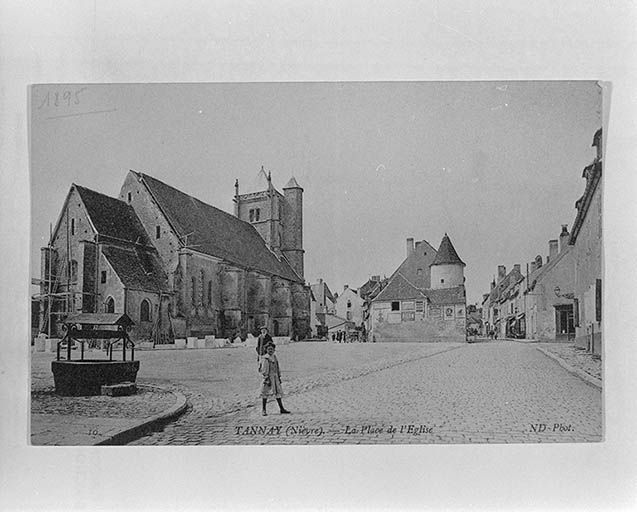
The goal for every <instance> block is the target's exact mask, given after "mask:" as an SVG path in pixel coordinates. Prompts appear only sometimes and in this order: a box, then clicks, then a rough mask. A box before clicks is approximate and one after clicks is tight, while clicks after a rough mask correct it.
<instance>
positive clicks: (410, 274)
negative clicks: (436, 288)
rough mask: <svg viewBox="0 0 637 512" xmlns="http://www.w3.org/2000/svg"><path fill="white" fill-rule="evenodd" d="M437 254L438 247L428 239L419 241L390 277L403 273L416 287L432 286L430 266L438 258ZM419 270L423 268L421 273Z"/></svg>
mask: <svg viewBox="0 0 637 512" xmlns="http://www.w3.org/2000/svg"><path fill="white" fill-rule="evenodd" d="M436 254H437V253H436V249H434V248H433V247H432V246H431V245H430V244H429V242H427V241H426V240H421V241H419V242H417V243H416V247H415V248H414V250H413V251H411V253H410V254H409V256H407V257H406V258H405V260H404V261H403V262H402V263H401V264H400V266H399V267H398V268H397V269H396V271H395V272H394V273H393V274H392V275H391V277H390V279H391V278H392V277H393V276H394V275H396V274H402V275H403V277H404V278H405V279H407V280H408V281H409V282H410V283H412V284H413V285H414V286H416V288H429V287H430V286H431V270H430V268H429V267H430V266H431V264H432V263H433V261H434V259H435V258H436ZM418 270H421V272H420V274H419V273H418Z"/></svg>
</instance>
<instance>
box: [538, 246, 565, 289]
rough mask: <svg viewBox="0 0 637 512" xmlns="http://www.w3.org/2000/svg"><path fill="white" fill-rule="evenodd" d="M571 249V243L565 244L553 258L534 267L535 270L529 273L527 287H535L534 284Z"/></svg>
mask: <svg viewBox="0 0 637 512" xmlns="http://www.w3.org/2000/svg"><path fill="white" fill-rule="evenodd" d="M571 250H573V246H572V245H568V246H566V247H565V248H564V249H563V250H562V251H560V252H559V253H558V255H557V256H556V257H555V258H552V259H550V260H549V262H548V263H545V264H544V265H542V266H541V267H540V268H538V269H535V271H533V272H531V273H530V274H529V282H528V283H527V287H528V288H529V289H531V290H532V289H533V288H535V285H536V284H537V283H538V282H539V281H541V280H542V279H544V277H545V276H546V275H547V274H548V273H549V272H550V271H551V270H552V269H553V268H555V267H556V266H557V264H558V263H559V262H560V261H562V259H563V258H564V257H565V256H566V255H567V254H569V253H570V252H571Z"/></svg>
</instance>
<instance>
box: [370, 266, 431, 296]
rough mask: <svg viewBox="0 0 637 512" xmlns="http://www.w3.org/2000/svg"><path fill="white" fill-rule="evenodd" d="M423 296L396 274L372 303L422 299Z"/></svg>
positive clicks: (400, 275) (401, 276)
mask: <svg viewBox="0 0 637 512" xmlns="http://www.w3.org/2000/svg"><path fill="white" fill-rule="evenodd" d="M424 298H425V295H424V294H423V292H422V291H421V290H419V289H418V288H416V287H415V286H414V285H413V284H411V283H410V282H409V281H407V279H405V277H404V276H403V275H402V274H400V273H397V274H395V275H394V277H393V278H392V279H391V280H390V281H389V284H388V285H387V286H386V287H385V288H383V291H382V292H380V293H379V294H378V295H377V296H376V298H375V299H373V302H382V301H385V302H387V301H391V300H409V299H424Z"/></svg>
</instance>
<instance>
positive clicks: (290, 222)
mask: <svg viewBox="0 0 637 512" xmlns="http://www.w3.org/2000/svg"><path fill="white" fill-rule="evenodd" d="M260 178H261V181H262V183H263V187H264V188H263V189H262V190H258V191H256V192H251V193H245V194H240V192H239V183H238V181H237V182H236V183H235V195H234V199H233V200H234V205H235V206H234V215H231V214H230V213H227V212H225V211H222V210H220V209H218V208H215V207H214V206H211V205H208V204H206V203H204V202H202V201H200V200H198V199H196V198H195V197H192V196H190V195H188V194H186V193H184V192H181V191H180V190H178V189H176V188H173V187H172V186H170V185H167V184H166V183H163V182H161V181H159V180H157V179H155V178H153V177H152V176H149V175H147V174H144V173H141V172H136V171H130V172H129V173H128V175H127V176H126V178H125V180H124V184H123V185H122V188H121V191H120V194H119V198H117V199H116V198H113V197H109V196H106V195H103V194H100V193H98V192H95V191H92V190H89V189H87V188H84V187H81V186H79V185H75V184H73V185H72V186H71V188H70V190H69V193H68V195H67V198H66V200H65V203H64V206H63V208H62V212H61V213H60V216H59V218H58V221H57V224H56V226H55V229H54V230H53V232H52V236H51V240H50V243H49V245H48V246H47V247H44V248H42V264H41V279H40V287H41V290H40V296H39V297H40V300H39V305H40V312H39V313H40V315H39V317H40V331H41V332H50V333H51V336H56V335H59V334H60V331H59V329H60V323H61V322H62V321H63V320H64V318H66V317H67V316H68V315H70V314H73V313H76V312H123V313H126V314H128V316H129V317H131V319H132V320H133V321H134V322H135V326H134V327H133V330H132V332H131V337H132V338H133V339H136V340H152V341H154V342H156V343H170V342H171V341H172V340H173V339H174V338H182V337H185V336H204V335H208V334H214V335H216V336H217V337H223V338H228V337H230V338H232V337H235V336H236V335H241V336H245V335H246V334H247V333H256V332H257V331H258V329H259V327H260V326H262V325H267V326H268V327H269V329H270V332H271V333H272V334H273V335H275V336H296V337H298V338H303V337H304V336H306V335H308V334H309V330H310V289H309V286H307V285H306V284H305V281H304V275H303V274H304V270H303V260H304V250H303V189H302V188H301V187H300V186H299V184H298V183H297V182H296V180H295V179H294V178H292V179H290V181H289V182H288V183H287V185H286V186H285V187H283V193H281V192H279V191H278V190H276V189H275V188H274V186H273V185H272V180H271V176H270V174H269V173H268V174H267V175H266V174H265V171H263V169H262V170H261V173H260Z"/></svg>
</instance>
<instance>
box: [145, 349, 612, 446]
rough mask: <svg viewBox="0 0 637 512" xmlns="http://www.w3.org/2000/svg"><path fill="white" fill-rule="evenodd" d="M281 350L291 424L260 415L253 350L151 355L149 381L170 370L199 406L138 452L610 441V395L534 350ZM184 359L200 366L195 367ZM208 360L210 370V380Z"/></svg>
mask: <svg viewBox="0 0 637 512" xmlns="http://www.w3.org/2000/svg"><path fill="white" fill-rule="evenodd" d="M248 352H249V353H248ZM278 352H279V360H280V362H281V366H282V368H283V379H284V381H283V386H284V390H285V391H286V395H287V396H286V397H285V399H284V402H285V405H286V407H287V408H288V409H290V410H291V411H292V412H293V414H291V415H287V416H281V415H279V414H278V411H277V406H276V403H270V404H269V406H268V407H269V409H268V410H269V415H268V416H267V417H263V416H261V411H260V406H259V405H258V403H257V402H258V400H257V399H256V397H257V389H258V379H257V376H256V375H255V372H256V362H255V361H254V354H253V351H246V350H242V349H231V350H219V351H192V355H191V353H186V354H183V356H182V354H181V353H180V354H179V355H178V357H177V358H175V357H174V355H172V354H170V353H169V352H166V353H165V354H164V353H161V354H158V353H157V352H153V353H149V354H144V355H143V356H142V357H143V358H144V359H146V360H147V361H146V362H143V363H142V367H145V373H144V374H143V376H142V374H141V371H140V378H141V379H142V380H143V379H152V380H154V382H157V378H159V377H160V374H161V373H163V374H164V375H163V378H164V379H166V382H171V383H172V384H173V385H174V386H176V387H178V388H179V389H180V390H181V391H182V392H183V393H184V394H186V396H188V397H189V399H190V400H191V403H192V409H191V411H189V412H188V413H187V414H186V415H184V416H183V417H181V418H180V419H179V420H178V421H176V422H175V423H172V424H169V425H167V426H166V427H165V428H164V429H163V430H162V431H161V432H155V433H153V434H151V435H149V436H146V437H144V438H141V439H139V440H137V441H135V442H134V443H133V444H138V445H165V444H177V445H190V444H338V443H347V444H370V443H378V444H385V443H401V444H402V443H525V442H582V441H600V440H601V439H602V403H601V391H600V390H599V389H598V388H595V387H594V386H591V385H589V384H587V383H585V382H583V381H582V380H581V379H579V378H578V377H576V376H573V375H572V374H570V373H568V372H567V371H565V370H564V369H563V368H561V367H560V366H559V365H558V364H557V363H555V362H554V361H553V360H551V359H549V358H548V357H546V356H545V355H544V354H542V353H540V352H539V351H538V350H537V349H536V348H535V347H533V346H532V345H530V344H519V343H514V342H509V341H495V342H488V343H475V344H406V343H395V344H391V343H388V344H352V345H349V344H348V345H345V344H340V345H339V344H332V343H299V344H293V345H290V346H287V347H280V349H279V351H278ZM171 355H172V356H173V358H175V359H178V360H179V361H180V363H178V364H177V365H175V366H181V371H180V369H179V368H175V366H173V367H171V366H170V365H168V366H166V367H164V364H159V363H160V362H162V363H170V356H171ZM157 357H160V358H163V357H167V359H166V361H160V360H158V359H156V358H157ZM184 357H185V358H186V359H188V358H192V361H191V363H192V367H189V366H188V361H187V360H184ZM226 358H229V359H226ZM230 360H232V364H230ZM202 361H208V362H207V363H204V362H202ZM213 361H214V364H213ZM222 362H224V363H228V364H221V363H222ZM146 363H148V364H146ZM239 363H240V364H239ZM205 364H209V365H210V368H209V371H207V372H206V371H203V366H202V365H205ZM162 368H163V369H162ZM189 368H190V371H188V369H189ZM212 370H214V372H212ZM211 372H212V373H211ZM211 375H213V377H211ZM215 388H216V389H215Z"/></svg>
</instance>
